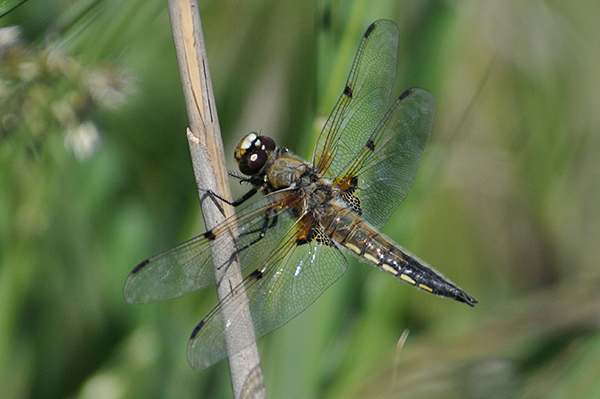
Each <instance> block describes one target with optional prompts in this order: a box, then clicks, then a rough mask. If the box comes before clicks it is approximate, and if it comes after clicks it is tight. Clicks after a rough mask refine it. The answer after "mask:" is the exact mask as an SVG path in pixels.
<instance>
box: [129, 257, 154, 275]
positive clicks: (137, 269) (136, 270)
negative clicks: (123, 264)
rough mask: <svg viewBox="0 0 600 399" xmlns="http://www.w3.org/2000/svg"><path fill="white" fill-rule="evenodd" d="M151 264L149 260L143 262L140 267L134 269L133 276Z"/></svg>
mask: <svg viewBox="0 0 600 399" xmlns="http://www.w3.org/2000/svg"><path fill="white" fill-rule="evenodd" d="M149 262H150V260H149V259H146V260H145V261H143V262H142V263H140V264H139V265H137V266H136V267H134V268H133V270H132V271H131V274H136V273H137V272H139V271H140V270H142V269H143V268H144V267H146V265H147V264H148V263H149Z"/></svg>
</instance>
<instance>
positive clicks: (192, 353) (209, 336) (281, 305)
mask: <svg viewBox="0 0 600 399" xmlns="http://www.w3.org/2000/svg"><path fill="white" fill-rule="evenodd" d="M282 216H284V217H285V215H282ZM307 223H309V221H306V220H303V221H301V222H300V223H294V220H291V219H287V221H286V222H284V223H283V224H285V225H288V226H289V229H288V230H287V232H285V234H283V235H282V236H281V240H280V244H279V245H278V246H277V251H276V252H274V253H273V254H271V255H269V257H268V259H266V261H265V263H264V264H261V265H259V269H257V271H255V272H254V273H251V274H250V275H249V276H248V277H246V278H245V279H244V281H243V282H242V283H241V284H240V285H242V286H243V288H244V289H245V291H246V295H247V298H248V304H249V307H250V313H251V315H252V321H253V323H254V334H248V335H243V332H240V331H236V344H235V345H236V346H235V347H234V348H233V352H234V353H237V352H239V351H240V350H242V349H244V348H245V347H247V346H248V345H250V344H251V343H253V342H254V339H258V338H260V337H262V336H264V335H265V334H267V333H269V332H271V331H273V330H275V329H277V328H279V327H281V326H282V325H284V324H285V323H287V322H288V321H290V320H291V319H292V318H294V317H295V316H297V315H298V314H299V313H301V312H302V311H303V310H304V309H306V308H307V307H308V306H310V305H311V304H312V303H313V302H314V301H315V300H316V299H317V298H318V297H319V296H320V295H321V294H322V293H323V292H324V291H325V290H326V289H327V288H328V287H329V286H331V284H333V283H334V282H335V281H337V280H338V279H339V278H340V277H341V276H342V275H343V274H344V272H345V271H346V269H347V267H348V262H347V261H346V258H345V257H344V256H343V255H342V253H341V252H340V251H339V250H338V249H337V248H336V247H335V246H329V245H322V244H319V243H317V240H314V241H312V242H309V243H306V244H303V245H298V237H299V236H300V235H301V232H300V231H301V229H303V228H305V227H306V226H307ZM239 288H241V287H236V288H234V289H233V290H232V292H231V293H230V294H229V295H228V296H227V297H226V298H224V299H223V300H222V301H221V302H220V303H219V304H218V305H217V306H216V307H215V308H213V310H212V311H211V312H210V313H209V314H208V315H207V316H206V317H205V318H204V319H203V320H202V321H201V322H200V324H198V326H197V327H196V329H195V330H194V332H193V333H192V336H191V338H190V341H189V344H188V361H189V363H190V365H191V366H192V367H193V368H195V369H201V368H204V367H208V366H210V365H212V364H214V363H215V362H217V361H219V360H221V359H223V358H225V357H226V356H227V348H226V346H225V327H224V325H227V326H228V328H233V325H234V323H236V321H237V320H239V319H240V318H242V317H243V316H242V315H243V310H242V309H243V307H244V304H245V299H244V296H243V295H237V292H238V291H239ZM224 307H227V310H228V314H229V315H230V316H229V317H228V319H227V320H225V324H224V323H223V321H224V320H223V314H222V313H221V312H222V309H223V308H224ZM240 333H242V336H240Z"/></svg>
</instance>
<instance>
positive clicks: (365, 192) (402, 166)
mask: <svg viewBox="0 0 600 399" xmlns="http://www.w3.org/2000/svg"><path fill="white" fill-rule="evenodd" d="M434 110H435V98H434V97H433V95H432V94H431V93H429V92H428V91H427V90H424V89H418V88H413V89H409V90H406V91H405V92H404V93H402V94H401V95H400V97H399V98H398V99H397V100H396V101H395V102H394V104H393V105H392V107H391V108H390V109H389V111H388V112H387V113H386V114H385V116H384V118H383V119H382V120H381V123H380V124H379V126H377V128H376V129H375V131H374V132H373V134H372V135H371V137H369V138H368V139H367V140H366V141H365V144H364V145H363V146H362V148H361V149H360V150H359V151H357V152H356V154H355V155H354V158H353V159H351V160H350V161H349V162H348V163H347V164H346V165H345V168H344V169H343V170H342V171H341V172H340V174H339V175H338V176H337V177H336V178H335V179H334V180H333V183H334V184H337V185H339V186H340V187H342V189H343V188H344V187H352V186H356V184H357V185H358V186H357V187H356V190H355V191H354V195H355V196H356V197H358V199H359V201H360V207H361V209H362V212H363V213H362V216H363V217H364V218H365V219H366V220H367V221H368V222H369V223H371V224H372V225H373V226H375V227H376V228H381V227H382V226H383V225H384V224H385V223H386V222H387V221H388V219H389V218H390V216H391V215H392V213H394V211H395V210H396V208H397V207H398V205H400V203H401V202H402V200H404V198H405V197H406V195H407V194H408V191H409V190H410V188H411V186H412V184H413V181H414V179H415V176H416V175H417V169H418V168H419V161H420V160H421V155H422V154H423V151H424V150H425V146H426V145H427V141H428V140H429V135H430V133H431V125H432V124H433V114H434Z"/></svg>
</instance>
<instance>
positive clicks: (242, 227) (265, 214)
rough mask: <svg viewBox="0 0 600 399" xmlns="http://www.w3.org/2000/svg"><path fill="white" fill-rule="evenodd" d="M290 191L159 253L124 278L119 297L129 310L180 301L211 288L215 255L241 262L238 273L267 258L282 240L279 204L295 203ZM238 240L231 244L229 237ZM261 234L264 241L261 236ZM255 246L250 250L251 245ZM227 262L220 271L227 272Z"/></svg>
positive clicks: (249, 208) (213, 281) (262, 202)
mask: <svg viewBox="0 0 600 399" xmlns="http://www.w3.org/2000/svg"><path fill="white" fill-rule="evenodd" d="M296 198H297V196H295V195H294V194H293V193H292V192H290V191H282V192H277V193H272V194H270V195H267V196H265V197H263V198H261V199H260V200H258V201H256V202H254V203H253V204H251V205H250V206H248V207H246V208H244V209H243V210H241V211H240V212H238V214H237V215H235V216H233V217H230V218H228V219H226V220H225V221H223V222H222V223H221V224H219V225H218V226H217V227H215V228H214V229H212V230H210V231H208V232H206V233H204V234H201V235H199V236H197V237H194V238H192V239H190V240H188V241H185V242H183V243H181V244H179V245H176V246H174V247H172V248H170V249H167V250H165V251H163V252H160V253H158V254H156V255H154V256H152V257H151V258H149V259H147V260H145V261H144V262H142V263H140V264H139V265H138V266H136V267H135V268H134V269H133V271H132V272H131V273H130V274H129V276H128V277H127V280H126V281H125V287H124V290H123V294H124V296H125V299H126V300H127V302H128V303H130V304H139V303H149V302H156V301H162V300H166V299H171V298H176V297H180V296H182V295H185V294H188V293H190V292H193V291H197V290H199V289H201V288H204V287H207V286H209V285H212V284H214V283H215V270H214V264H213V256H212V254H213V251H215V253H223V252H224V251H226V252H224V253H231V252H232V248H231V246H232V242H235V248H234V252H235V253H236V255H237V256H238V257H239V259H240V261H241V265H242V267H244V268H245V267H248V266H250V265H252V264H256V263H257V262H260V258H261V256H262V255H263V254H265V253H270V252H271V251H272V250H273V247H274V245H275V244H276V242H277V240H278V239H279V237H280V236H281V234H282V231H281V228H282V227H280V226H278V224H277V221H278V216H279V215H280V214H281V213H282V212H283V210H284V209H285V208H283V207H281V204H282V203H290V204H291V205H293V201H295V200H297V199H296ZM236 230H237V232H238V237H237V239H236V240H235V241H232V240H233V239H232V231H236ZM262 233H264V237H263V238H262V239H258V238H259V236H260V235H261V234H262ZM250 243H254V244H253V245H249V244H250ZM230 261H231V258H229V259H228V260H226V261H224V263H223V264H222V265H221V266H220V267H227V266H228V264H229V263H230Z"/></svg>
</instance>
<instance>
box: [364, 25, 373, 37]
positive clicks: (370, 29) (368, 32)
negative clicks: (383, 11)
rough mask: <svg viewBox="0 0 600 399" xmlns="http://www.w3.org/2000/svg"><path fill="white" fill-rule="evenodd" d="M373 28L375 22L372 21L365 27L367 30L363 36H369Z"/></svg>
mask: <svg viewBox="0 0 600 399" xmlns="http://www.w3.org/2000/svg"><path fill="white" fill-rule="evenodd" d="M373 29H375V22H373V23H372V24H371V25H369V27H368V28H367V31H366V32H365V37H369V35H370V34H371V32H373Z"/></svg>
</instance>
